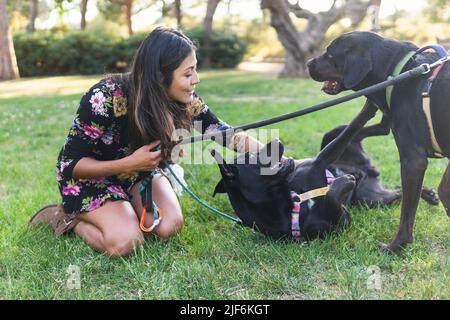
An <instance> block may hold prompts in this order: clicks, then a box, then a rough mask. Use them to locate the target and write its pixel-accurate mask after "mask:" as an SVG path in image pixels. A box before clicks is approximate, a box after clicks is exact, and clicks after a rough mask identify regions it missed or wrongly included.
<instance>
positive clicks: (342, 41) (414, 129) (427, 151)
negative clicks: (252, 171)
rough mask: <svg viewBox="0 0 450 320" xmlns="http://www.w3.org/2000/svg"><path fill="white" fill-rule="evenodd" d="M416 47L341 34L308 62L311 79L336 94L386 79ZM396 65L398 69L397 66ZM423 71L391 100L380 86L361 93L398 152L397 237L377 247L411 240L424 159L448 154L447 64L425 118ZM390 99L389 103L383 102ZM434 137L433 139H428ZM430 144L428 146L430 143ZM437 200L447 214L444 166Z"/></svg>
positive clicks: (422, 56)
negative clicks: (373, 107) (379, 116)
mask: <svg viewBox="0 0 450 320" xmlns="http://www.w3.org/2000/svg"><path fill="white" fill-rule="evenodd" d="M416 50H418V47H417V46H415V45H414V44H412V43H409V42H405V41H397V40H392V39H386V38H383V37H381V36H379V35H377V34H375V33H371V32H352V33H348V34H344V35H342V36H340V37H338V38H337V39H335V40H334V41H332V42H331V44H330V45H329V46H328V47H327V49H326V52H325V53H324V54H322V55H321V56H319V57H317V58H314V59H312V60H310V61H309V62H308V68H309V72H310V75H311V77H312V78H313V79H314V80H316V81H320V82H324V85H323V87H322V89H323V91H325V92H326V93H328V94H337V93H339V92H341V91H343V90H359V89H362V88H365V87H368V86H370V85H373V84H375V83H379V82H382V81H384V80H386V79H387V78H388V77H389V76H390V75H392V74H393V72H394V70H395V69H396V66H398V65H399V63H401V62H402V61H404V57H405V56H406V55H408V53H410V52H414V51H416ZM437 59H438V56H437V55H436V54H434V53H424V52H422V53H418V54H416V55H414V56H413V57H412V58H410V59H409V60H407V63H406V64H405V65H404V67H400V68H401V69H402V70H403V71H405V70H409V69H411V68H413V67H416V66H418V65H420V64H422V63H431V62H435V61H436V60H437ZM397 68H399V67H397ZM428 77H429V75H424V76H422V77H419V78H414V79H411V80H408V81H406V82H402V83H399V84H397V85H395V87H394V88H393V90H392V95H391V98H388V97H387V96H386V92H385V90H382V91H380V92H377V93H374V94H371V95H368V96H367V99H368V102H367V103H373V104H374V105H376V106H377V107H378V108H379V109H380V110H381V111H382V112H383V115H384V116H383V120H382V123H381V124H380V128H384V129H385V133H386V134H388V133H389V130H390V129H392V132H393V134H394V139H395V142H396V144H397V148H398V151H399V155H400V167H401V178H402V190H403V198H402V209H401V217H400V225H399V229H398V232H397V235H396V236H395V238H394V239H393V240H392V242H391V243H390V244H389V245H382V250H383V251H389V252H398V251H400V250H401V249H402V248H403V247H405V246H406V245H407V244H408V243H411V242H412V241H413V227H414V221H415V216H416V211H417V206H418V202H419V197H420V193H421V187H422V183H423V178H424V174H425V170H426V168H427V165H428V160H427V158H429V157H431V158H433V157H436V154H437V153H436V151H437V150H435V149H436V143H437V144H439V145H440V149H441V150H439V151H440V153H441V154H442V155H443V156H445V157H449V156H450V126H449V125H448V123H449V121H450V109H449V106H448V104H449V101H450V90H448V88H449V85H450V67H449V65H448V64H447V65H445V66H444V67H443V68H442V70H441V71H440V73H439V74H438V75H437V77H436V79H435V80H434V82H433V86H432V88H431V91H430V92H429V93H430V97H431V112H430V114H431V121H432V124H431V125H429V121H430V120H427V118H426V115H425V113H424V111H423V108H422V96H421V94H422V92H423V91H424V89H425V88H426V86H427V85H429V81H428ZM388 100H390V101H388ZM433 136H435V143H433V142H432V138H433ZM433 144H434V146H433ZM438 193H439V198H440V200H441V201H442V202H443V204H444V207H445V209H446V211H447V214H448V215H449V216H450V169H449V167H447V170H446V172H445V174H444V176H443V178H442V181H441V183H440V185H439V190H438Z"/></svg>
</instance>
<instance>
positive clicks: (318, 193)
mask: <svg viewBox="0 0 450 320" xmlns="http://www.w3.org/2000/svg"><path fill="white" fill-rule="evenodd" d="M325 174H326V177H327V184H328V186H326V187H322V188H317V189H313V190H309V191H307V192H304V193H302V194H298V193H297V192H295V191H291V199H292V213H291V233H292V236H293V237H294V238H295V239H297V240H302V239H303V238H302V235H301V231H300V204H301V203H302V202H305V201H308V200H310V199H313V198H317V197H322V196H324V195H326V194H327V193H328V191H329V190H330V187H329V186H330V184H332V183H333V181H334V176H333V174H332V173H331V172H330V171H328V170H326V171H325Z"/></svg>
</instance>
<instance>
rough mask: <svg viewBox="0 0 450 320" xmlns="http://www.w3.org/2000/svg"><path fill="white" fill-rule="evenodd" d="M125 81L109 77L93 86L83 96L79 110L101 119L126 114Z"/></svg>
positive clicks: (118, 76)
mask: <svg viewBox="0 0 450 320" xmlns="http://www.w3.org/2000/svg"><path fill="white" fill-rule="evenodd" d="M127 92H128V84H127V79H126V78H125V77H122V76H121V75H110V76H107V77H105V78H104V79H102V80H100V81H99V82H97V83H96V84H94V85H93V86H92V87H91V88H90V89H89V91H88V92H87V93H86V94H85V95H84V96H83V98H82V99H81V103H80V108H81V109H84V110H85V111H88V110H89V112H91V113H93V114H94V115H99V116H103V117H111V116H113V117H119V116H123V115H125V114H126V113H127V112H126V111H127Z"/></svg>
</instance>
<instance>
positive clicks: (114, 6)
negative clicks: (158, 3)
mask: <svg viewBox="0 0 450 320" xmlns="http://www.w3.org/2000/svg"><path fill="white" fill-rule="evenodd" d="M154 3H155V0H145V1H144V0H141V1H136V0H101V1H98V2H97V7H98V9H99V11H100V12H101V13H102V14H103V15H104V16H105V17H106V18H108V19H116V18H117V19H120V17H121V16H124V17H125V23H126V25H127V28H128V35H130V36H132V35H133V33H134V31H133V23H132V17H133V15H135V14H137V13H139V12H140V11H142V10H144V9H146V8H148V7H149V6H150V5H153V4H154ZM139 5H140V6H139ZM138 6H139V8H137V7H138ZM136 8H137V9H136Z"/></svg>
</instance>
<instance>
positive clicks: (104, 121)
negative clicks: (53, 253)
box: [56, 77, 230, 213]
mask: <svg viewBox="0 0 450 320" xmlns="http://www.w3.org/2000/svg"><path fill="white" fill-rule="evenodd" d="M123 79H126V77H124V78H123ZM123 79H122V80H113V79H104V80H101V81H100V82H99V83H97V84H96V85H94V86H93V87H92V88H91V89H90V90H89V91H88V92H87V93H86V94H85V95H84V96H83V97H82V98H81V101H80V106H79V108H78V111H77V113H76V115H75V118H74V119H73V122H72V126H71V128H70V131H69V135H68V137H67V139H66V142H65V144H64V146H63V147H62V149H61V151H60V153H59V156H58V161H57V164H56V180H57V182H58V185H59V190H60V193H61V196H62V200H63V206H64V211H65V212H66V213H82V212H89V211H92V210H95V209H97V208H99V207H101V206H102V205H103V204H104V203H105V201H106V200H112V201H115V200H126V201H130V199H131V195H130V190H131V188H132V187H133V185H134V184H135V183H136V182H138V176H137V174H136V175H126V174H119V175H114V176H108V177H103V178H97V179H75V178H74V177H73V176H72V172H73V169H74V167H75V165H76V164H77V163H78V161H79V160H80V159H81V158H83V157H91V158H94V159H96V160H100V161H101V160H103V161H107V160H117V159H121V158H124V157H126V156H128V155H130V154H131V152H130V150H131V149H130V144H129V138H128V131H127V127H128V114H127V101H128V96H127V95H128V92H127V89H126V88H127V87H128V86H127V85H126V83H124V82H123V81H126V80H123ZM192 106H194V107H195V108H196V109H198V112H197V113H195V117H194V121H201V124H202V133H205V132H207V131H208V132H210V131H215V130H226V129H228V128H230V126H228V125H227V124H226V123H225V122H223V121H221V120H220V119H218V118H217V117H216V116H215V115H214V114H213V113H212V112H211V110H209V108H208V106H207V105H206V104H205V103H203V101H202V100H201V98H200V97H199V96H197V95H196V94H195V96H194V101H193V103H192Z"/></svg>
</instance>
